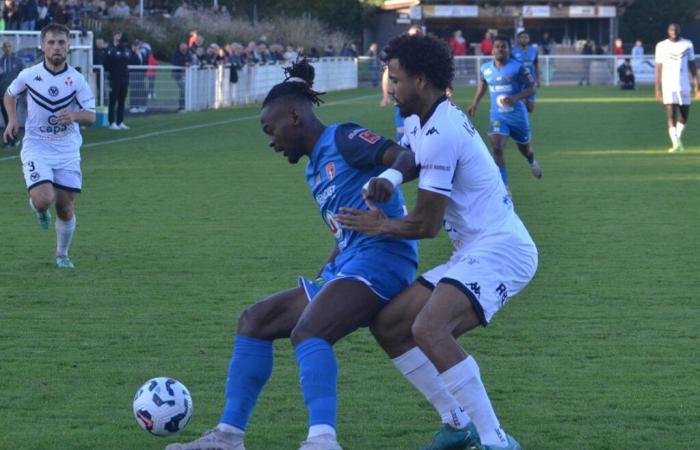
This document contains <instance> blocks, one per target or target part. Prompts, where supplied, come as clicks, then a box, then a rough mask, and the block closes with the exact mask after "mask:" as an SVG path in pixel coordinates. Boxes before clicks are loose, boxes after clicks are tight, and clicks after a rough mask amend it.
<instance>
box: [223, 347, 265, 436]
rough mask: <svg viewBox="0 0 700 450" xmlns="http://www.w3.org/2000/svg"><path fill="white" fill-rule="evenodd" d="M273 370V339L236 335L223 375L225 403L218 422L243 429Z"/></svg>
mask: <svg viewBox="0 0 700 450" xmlns="http://www.w3.org/2000/svg"><path fill="white" fill-rule="evenodd" d="M271 374H272V341H265V340H262V339H255V338H251V337H247V336H236V342H235V343H234V345H233V356H232V357H231V364H230V365H229V368H228V378H227V379H226V406H225V407H224V413H223V414H222V416H221V422H222V423H226V424H229V425H233V426H234V427H236V428H240V429H241V430H245V429H246V426H247V425H248V420H250V415H251V414H252V413H253V408H255V404H256V403H257V401H258V396H259V395H260V391H262V389H263V387H264V386H265V383H267V380H269V379H270V375H271Z"/></svg>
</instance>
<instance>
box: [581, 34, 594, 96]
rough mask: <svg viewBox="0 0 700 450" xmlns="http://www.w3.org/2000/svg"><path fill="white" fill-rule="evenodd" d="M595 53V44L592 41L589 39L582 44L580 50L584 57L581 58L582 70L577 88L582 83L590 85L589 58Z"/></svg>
mask: <svg viewBox="0 0 700 450" xmlns="http://www.w3.org/2000/svg"><path fill="white" fill-rule="evenodd" d="M593 53H595V42H594V41H592V40H591V39H588V40H586V43H585V44H583V48H582V49H581V54H582V55H583V56H584V58H583V68H582V74H581V79H580V80H579V82H578V85H579V86H583V83H586V85H587V86H590V85H591V58H590V57H591V56H592V55H593Z"/></svg>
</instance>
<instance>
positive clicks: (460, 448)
mask: <svg viewBox="0 0 700 450" xmlns="http://www.w3.org/2000/svg"><path fill="white" fill-rule="evenodd" d="M473 448H479V433H478V432H477V431H476V426H474V422H469V423H468V424H467V426H466V427H464V428H462V429H457V428H454V427H452V426H451V425H448V424H442V427H441V428H440V430H439V431H438V432H437V433H435V436H433V441H432V442H431V443H430V445H428V446H427V447H424V448H423V450H469V449H473Z"/></svg>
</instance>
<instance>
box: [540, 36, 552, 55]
mask: <svg viewBox="0 0 700 450" xmlns="http://www.w3.org/2000/svg"><path fill="white" fill-rule="evenodd" d="M540 48H541V49H542V54H543V55H551V54H552V37H551V36H550V35H549V32H547V31H545V32H544V33H543V34H542V39H540Z"/></svg>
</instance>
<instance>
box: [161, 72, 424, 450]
mask: <svg viewBox="0 0 700 450" xmlns="http://www.w3.org/2000/svg"><path fill="white" fill-rule="evenodd" d="M285 72H286V74H287V75H288V76H287V79H286V80H285V81H284V82H282V83H280V84H278V85H276V86H274V87H273V88H272V89H271V90H270V92H269V93H268V94H267V97H266V98H265V100H264V102H263V108H262V112H261V117H260V122H261V125H262V129H263V132H264V133H265V134H266V135H267V136H268V138H269V142H270V147H272V148H273V149H274V151H275V152H277V153H281V154H283V155H284V156H285V157H286V158H287V160H288V161H289V162H290V163H291V164H296V163H297V162H299V160H300V159H301V158H302V157H304V156H307V157H308V158H309V162H308V163H307V166H306V182H307V183H308V185H309V188H310V189H311V193H312V195H313V198H314V199H315V201H316V203H317V204H318V206H319V209H320V213H321V218H322V219H323V221H324V222H325V223H326V225H327V226H328V228H329V230H330V232H331V234H332V235H333V237H334V238H335V244H336V245H335V249H334V251H333V252H332V253H331V255H330V257H329V258H328V260H327V261H326V263H325V264H324V265H323V267H322V269H321V270H320V272H319V275H318V279H317V280H316V281H311V280H308V279H305V278H303V277H301V278H300V279H299V285H298V287H296V288H293V289H289V290H286V291H283V292H278V293H276V294H273V295H272V296H270V297H268V298H267V299H265V300H263V301H260V302H258V303H256V304H254V305H253V306H251V307H249V308H248V309H246V310H245V311H244V312H243V314H241V316H240V319H239V321H238V329H237V335H236V340H235V344H234V348H233V356H232V358H231V364H230V367H229V372H228V379H227V383H226V405H225V407H224V412H223V414H222V417H221V420H220V423H219V424H218V425H217V426H216V428H214V429H213V430H211V431H209V432H207V433H205V434H204V435H203V436H202V437H200V438H199V439H197V440H195V441H193V442H190V443H188V444H171V445H169V446H167V447H166V450H195V449H196V450H214V449H217V450H244V444H243V439H244V433H245V430H246V427H247V425H248V421H249V419H250V416H251V414H252V412H253V408H254V407H255V404H256V402H257V399H258V395H259V394H260V392H261V391H262V389H263V387H264V386H265V384H266V383H267V380H268V379H269V377H270V375H271V373H272V366H273V361H272V357H273V349H272V342H273V340H276V339H283V338H290V339H291V341H292V344H293V345H294V348H295V353H296V359H297V363H298V365H299V372H300V384H301V390H302V393H303V396H304V401H305V403H306V406H307V409H308V414H309V434H308V437H307V439H306V441H304V442H302V444H301V447H300V450H341V447H340V445H339V444H338V441H337V438H336V431H335V425H336V415H337V395H336V383H337V372H338V369H337V366H336V360H335V354H334V352H333V344H335V343H336V342H337V341H338V340H340V339H341V338H343V337H344V336H347V335H348V334H350V333H352V332H353V331H355V330H356V329H358V328H360V327H365V326H368V325H369V324H370V323H371V322H372V321H373V319H374V318H375V316H376V315H377V313H378V312H379V311H380V310H381V309H382V307H383V306H384V305H386V304H387V303H388V302H389V301H390V300H391V299H392V298H393V297H395V296H396V295H397V294H399V293H400V292H401V291H402V290H403V289H405V288H406V287H408V286H409V285H410V284H411V283H412V282H413V280H414V278H415V275H416V268H417V264H418V251H417V244H416V241H412V240H403V239H396V238H390V237H377V236H375V237H372V236H367V235H364V234H361V233H359V232H356V231H350V230H346V229H343V228H341V227H340V225H339V223H338V222H337V220H336V215H337V214H338V210H339V209H340V207H341V206H352V207H354V208H365V209H366V206H365V202H364V199H363V197H362V194H361V192H362V189H363V186H364V185H365V184H367V183H368V182H369V180H370V179H371V178H372V177H376V176H378V175H380V174H383V173H386V172H389V171H391V170H392V169H388V170H385V169H387V167H386V166H388V165H389V164H388V162H389V161H393V160H394V159H396V158H398V157H399V156H400V155H401V153H402V152H406V153H410V151H409V150H406V149H404V148H402V147H399V146H398V145H396V144H395V143H393V142H392V141H389V140H387V139H385V138H383V137H381V136H378V135H376V134H374V133H373V132H371V131H369V130H367V129H366V128H363V127H361V126H360V125H357V124H353V123H345V124H340V125H330V126H326V125H324V124H323V123H321V121H320V120H319V118H318V117H317V116H316V114H315V112H314V110H313V106H314V104H316V105H318V104H319V103H320V102H321V100H320V98H319V95H320V94H321V93H319V92H316V91H314V90H313V89H312V88H311V86H312V83H313V79H314V69H313V67H312V66H311V65H309V64H308V62H307V61H306V60H302V61H299V62H297V63H295V64H293V65H292V66H291V67H290V68H287V69H285ZM411 158H412V156H411ZM268 182H269V180H268ZM398 183H400V181H398ZM280 187H281V188H284V187H282V186H280ZM379 206H380V207H381V209H382V210H383V212H384V214H386V215H387V216H389V217H394V218H401V217H403V216H404V215H405V211H406V209H405V203H404V199H403V195H402V194H401V192H399V191H398V190H397V192H396V193H395V195H393V196H392V197H391V199H390V200H389V201H387V202H385V203H382V204H381V205H379Z"/></svg>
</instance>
